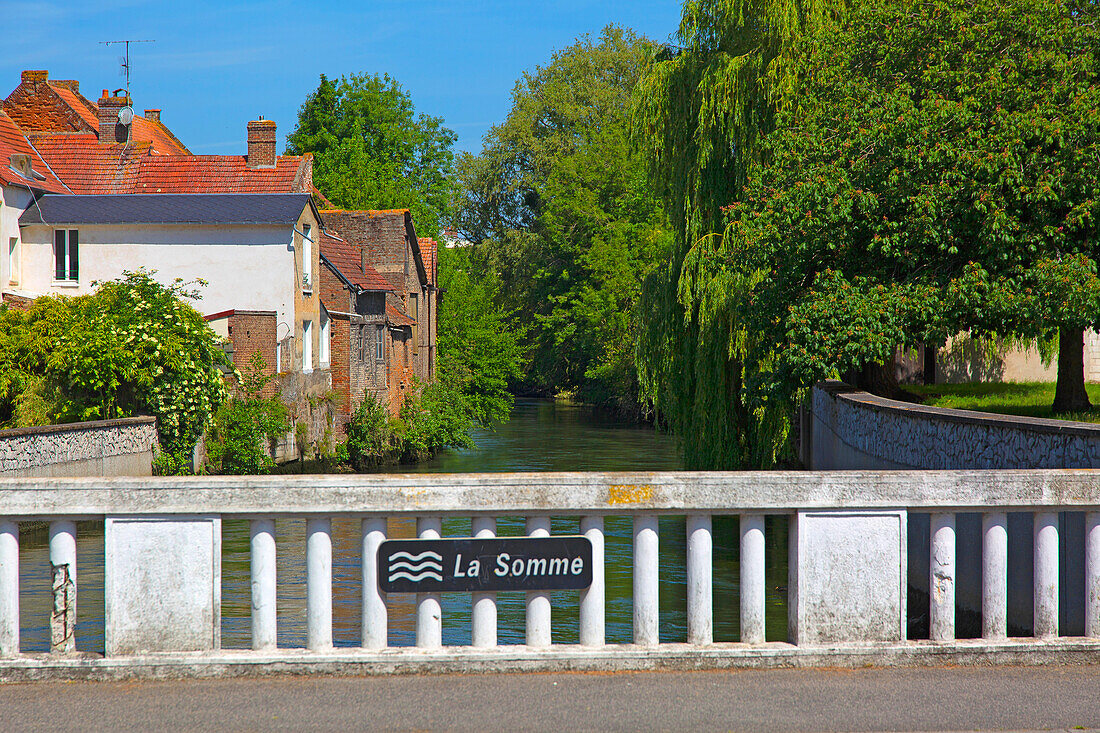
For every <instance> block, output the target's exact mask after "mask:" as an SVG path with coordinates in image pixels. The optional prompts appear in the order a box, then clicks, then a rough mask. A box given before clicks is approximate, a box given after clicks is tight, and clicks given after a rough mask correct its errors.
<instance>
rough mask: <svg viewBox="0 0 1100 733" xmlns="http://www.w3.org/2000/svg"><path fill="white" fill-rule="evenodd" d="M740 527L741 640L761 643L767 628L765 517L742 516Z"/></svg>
mask: <svg viewBox="0 0 1100 733" xmlns="http://www.w3.org/2000/svg"><path fill="white" fill-rule="evenodd" d="M740 525H741V641H742V642H744V643H746V644H762V643H764V640H765V638H766V637H765V629H764V589H765V586H766V581H765V576H764V567H765V566H764V515H763V514H743V515H742V516H741V519H740Z"/></svg>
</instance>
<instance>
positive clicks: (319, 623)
mask: <svg viewBox="0 0 1100 733" xmlns="http://www.w3.org/2000/svg"><path fill="white" fill-rule="evenodd" d="M306 647H307V648H308V649H310V650H311V651H324V650H327V649H331V648H332V520H331V519H329V518H328V517H313V518H310V519H307V520H306Z"/></svg>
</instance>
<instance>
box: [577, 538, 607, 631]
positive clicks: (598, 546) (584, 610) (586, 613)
mask: <svg viewBox="0 0 1100 733" xmlns="http://www.w3.org/2000/svg"><path fill="white" fill-rule="evenodd" d="M581 533H582V534H583V535H584V536H585V537H587V538H588V541H589V542H591V543H592V584H591V585H590V586H588V587H587V588H585V589H584V590H582V591H581V608H580V616H581V618H580V626H581V629H580V632H581V633H580V641H581V644H582V645H583V646H603V645H604V577H603V575H604V552H603V547H604V537H603V517H583V518H582V519H581Z"/></svg>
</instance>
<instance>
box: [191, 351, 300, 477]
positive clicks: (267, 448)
mask: <svg viewBox="0 0 1100 733" xmlns="http://www.w3.org/2000/svg"><path fill="white" fill-rule="evenodd" d="M266 366H267V365H266V363H265V362H264V358H263V356H261V355H260V353H259V352H258V351H257V352H255V353H254V354H253V355H252V358H251V360H250V361H249V368H248V369H247V370H246V373H245V375H244V376H242V378H241V395H240V396H237V397H233V398H232V399H230V400H229V402H228V403H226V404H225V405H223V406H222V407H221V409H219V410H218V413H217V416H216V418H215V420H214V426H213V427H212V428H211V429H210V432H209V433H208V435H207V460H208V463H209V466H210V469H211V471H212V472H213V473H221V474H232V475H248V474H259V473H268V472H269V471H271V469H273V468H274V467H275V461H274V460H273V459H272V458H271V453H272V448H273V444H274V442H275V441H276V440H277V439H278V438H279V437H280V436H282V435H285V434H286V432H287V430H289V429H290V423H289V420H288V417H287V409H286V406H285V405H283V404H282V403H281V402H279V401H278V400H277V399H274V398H264V397H261V396H260V394H261V391H262V390H263V388H264V385H266V384H267V382H268V381H269V380H270V379H271V377H270V376H267V375H265V374H264V370H265V369H266Z"/></svg>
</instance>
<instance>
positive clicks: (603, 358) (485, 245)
mask: <svg viewBox="0 0 1100 733" xmlns="http://www.w3.org/2000/svg"><path fill="white" fill-rule="evenodd" d="M653 52H654V46H653V44H652V43H650V42H649V41H647V40H645V39H643V38H639V37H638V36H636V35H635V34H633V33H632V32H630V31H628V30H624V29H622V28H618V27H616V26H608V27H607V28H605V29H604V30H603V31H602V32H601V34H600V35H599V37H598V38H597V39H592V38H590V37H588V36H585V37H582V38H581V39H579V40H578V41H577V42H576V43H574V44H573V45H572V46H570V47H568V48H566V49H564V50H561V51H558V52H556V53H555V54H554V55H553V57H552V58H551V60H550V63H549V64H547V65H546V66H545V67H538V68H536V69H535V70H534V71H531V72H528V73H525V74H524V75H523V77H522V78H521V79H520V80H519V81H518V82H517V84H516V87H515V90H514V91H513V93H512V109H511V111H510V112H509V114H508V118H507V119H506V120H505V121H504V122H503V123H502V124H500V125H497V126H495V127H493V128H492V130H490V132H489V133H488V135H487V136H486V138H485V143H484V149H483V151H482V153H481V154H480V155H479V156H476V157H473V156H467V157H464V158H463V159H462V160H461V161H460V163H459V180H460V186H461V190H460V195H461V198H460V202H459V205H458V208H457V220H458V223H459V227H460V229H462V230H463V231H464V232H465V233H466V234H467V236H469V237H470V238H471V239H472V240H473V241H475V242H478V243H479V247H478V250H477V251H478V257H479V261H480V262H483V263H484V266H485V267H486V269H489V270H492V271H495V272H498V273H500V276H501V284H502V287H501V292H502V293H503V294H505V297H506V298H507V303H506V305H507V307H508V309H509V310H511V311H512V312H513V313H514V316H513V322H514V323H521V324H526V325H530V328H529V329H527V331H526V338H525V341H524V345H525V347H526V349H527V350H528V354H529V357H530V362H529V368H528V372H527V375H526V377H525V381H526V383H527V386H528V387H531V388H535V389H537V390H541V391H558V390H577V391H579V392H580V394H581V396H582V397H584V398H586V399H589V400H591V401H595V402H602V403H609V404H613V405H617V406H619V407H622V408H624V409H627V410H635V409H636V407H637V377H636V372H635V369H634V359H633V344H634V340H635V331H636V328H637V316H636V312H635V307H636V304H637V300H638V296H639V293H640V290H641V283H642V280H643V279H644V277H645V275H646V273H647V272H648V271H649V270H651V269H652V268H653V267H654V266H655V263H656V262H657V261H658V260H659V259H660V258H661V257H662V256H663V253H664V252H665V251H666V250H667V248H668V244H669V241H670V236H669V234H668V231H667V229H666V227H665V218H664V213H663V210H662V208H661V206H660V203H659V202H658V200H657V198H656V197H655V196H654V195H653V194H652V193H651V191H650V188H649V184H648V182H647V179H646V167H645V162H644V160H643V159H642V158H641V157H640V156H639V155H637V154H636V153H635V152H634V151H633V150H632V148H631V144H630V139H629V113H630V104H631V94H632V92H633V89H634V86H635V84H636V82H637V80H638V77H639V74H640V73H641V70H642V68H643V67H644V66H645V64H646V62H647V60H648V59H649V58H650V57H651V56H652V55H653Z"/></svg>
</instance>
